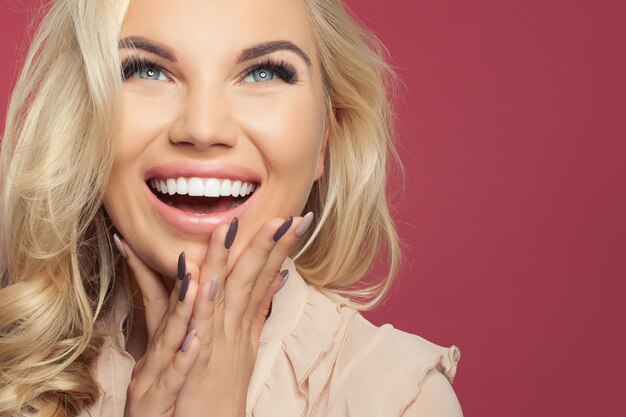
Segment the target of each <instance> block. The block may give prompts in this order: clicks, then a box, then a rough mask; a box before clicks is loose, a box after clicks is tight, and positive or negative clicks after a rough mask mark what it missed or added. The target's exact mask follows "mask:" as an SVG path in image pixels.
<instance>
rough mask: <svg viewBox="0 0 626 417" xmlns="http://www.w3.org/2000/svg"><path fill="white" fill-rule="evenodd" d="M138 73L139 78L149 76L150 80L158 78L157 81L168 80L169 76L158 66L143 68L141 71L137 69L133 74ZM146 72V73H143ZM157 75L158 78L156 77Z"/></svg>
mask: <svg viewBox="0 0 626 417" xmlns="http://www.w3.org/2000/svg"><path fill="white" fill-rule="evenodd" d="M134 74H137V75H136V76H137V78H147V79H149V80H156V81H167V77H166V76H165V75H164V74H163V71H161V70H160V69H158V68H146V69H141V70H139V71H135V72H134V73H133V74H131V76H132V75H134ZM142 74H145V75H142ZM155 76H156V78H155Z"/></svg>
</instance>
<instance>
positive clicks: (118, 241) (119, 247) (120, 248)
mask: <svg viewBox="0 0 626 417" xmlns="http://www.w3.org/2000/svg"><path fill="white" fill-rule="evenodd" d="M113 243H115V247H117V250H118V251H119V252H120V255H122V257H123V258H124V259H126V258H128V254H127V253H126V251H125V250H124V245H122V239H121V238H120V237H119V236H118V235H117V233H114V234H113Z"/></svg>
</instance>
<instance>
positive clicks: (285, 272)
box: [274, 269, 289, 294]
mask: <svg viewBox="0 0 626 417" xmlns="http://www.w3.org/2000/svg"><path fill="white" fill-rule="evenodd" d="M280 276H281V277H283V280H282V281H281V282H280V285H279V286H278V288H276V292H278V291H280V290H282V289H283V287H284V286H285V284H286V283H287V278H289V271H288V270H286V269H283V270H282V271H280ZM276 292H275V293H274V294H276Z"/></svg>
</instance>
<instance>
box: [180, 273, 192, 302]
mask: <svg viewBox="0 0 626 417" xmlns="http://www.w3.org/2000/svg"><path fill="white" fill-rule="evenodd" d="M189 281H191V274H187V275H185V279H183V283H182V284H181V286H180V292H179V293H178V301H181V302H182V301H183V300H184V299H185V295H186V294H187V289H189Z"/></svg>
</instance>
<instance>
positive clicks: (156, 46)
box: [118, 36, 176, 62]
mask: <svg viewBox="0 0 626 417" xmlns="http://www.w3.org/2000/svg"><path fill="white" fill-rule="evenodd" d="M118 47H119V48H120V49H123V48H128V49H141V50H143V51H146V52H150V53H152V54H155V55H158V56H160V57H161V58H163V59H167V60H168V61H171V62H176V57H175V56H174V54H173V53H172V51H170V49H169V48H168V47H167V46H165V45H163V44H160V43H158V42H154V41H151V40H149V39H147V38H144V37H143V36H129V37H127V38H123V39H120V41H119V43H118Z"/></svg>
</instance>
